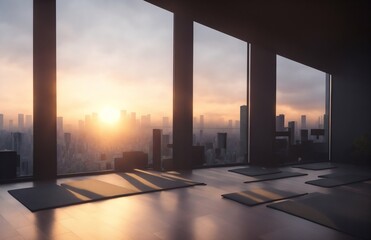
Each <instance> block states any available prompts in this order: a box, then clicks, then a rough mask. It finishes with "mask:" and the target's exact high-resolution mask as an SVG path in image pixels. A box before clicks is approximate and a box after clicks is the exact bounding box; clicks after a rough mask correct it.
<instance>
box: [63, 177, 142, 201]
mask: <svg viewBox="0 0 371 240" xmlns="http://www.w3.org/2000/svg"><path fill="white" fill-rule="evenodd" d="M61 186H62V187H64V188H66V189H68V190H70V191H73V192H76V193H78V194H81V195H83V196H85V197H87V198H88V200H90V201H96V200H102V199H106V198H113V197H119V196H125V195H130V194H133V193H135V192H136V191H134V190H131V189H127V188H123V187H119V186H116V185H113V184H110V183H106V182H102V181H99V180H96V179H85V180H80V181H73V182H67V183H62V184H61Z"/></svg>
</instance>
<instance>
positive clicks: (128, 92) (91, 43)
mask: <svg viewBox="0 0 371 240" xmlns="http://www.w3.org/2000/svg"><path fill="white" fill-rule="evenodd" d="M172 17H173V15H172V13H169V12H167V11H165V10H163V9H160V8H158V7H155V6H153V5H151V4H148V3H146V2H144V1H129V0H125V1H114V0H108V1H100V0H93V1H83V0H59V1H57V64H58V65H57V82H58V83H57V89H58V90H57V91H58V94H57V95H58V100H57V102H58V104H57V106H58V120H57V126H58V127H57V135H58V141H57V142H58V146H57V148H58V150H57V151H58V174H65V173H76V172H90V171H100V170H109V169H112V168H113V164H114V160H115V159H117V158H121V157H122V155H123V152H124V151H143V152H144V153H146V154H148V156H149V161H150V162H151V160H152V129H162V140H163V141H162V142H163V144H164V147H163V152H162V153H163V154H162V155H163V157H164V158H166V157H171V156H169V155H171V151H170V149H168V148H167V144H166V143H170V142H171V138H172V136H171V135H172V131H171V121H172V120H171V116H172V38H173V36H172V24H173V19H172Z"/></svg>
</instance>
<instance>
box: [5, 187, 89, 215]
mask: <svg viewBox="0 0 371 240" xmlns="http://www.w3.org/2000/svg"><path fill="white" fill-rule="evenodd" d="M8 192H9V193H10V195H12V196H13V197H14V198H15V199H17V200H18V201H19V202H20V203H22V204H23V205H24V206H25V207H26V208H28V209H29V210H30V211H32V212H35V211H40V210H46V209H51V208H55V207H62V206H68V205H73V204H77V203H82V202H84V201H86V200H87V199H86V198H85V197H83V196H79V195H78V194H74V193H72V192H70V191H68V190H67V189H65V188H63V187H61V186H58V185H56V184H46V185H42V186H37V187H31V188H22V189H15V190H9V191H8Z"/></svg>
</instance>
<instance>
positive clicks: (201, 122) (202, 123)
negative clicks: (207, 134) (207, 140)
mask: <svg viewBox="0 0 371 240" xmlns="http://www.w3.org/2000/svg"><path fill="white" fill-rule="evenodd" d="M200 129H201V130H203V129H204V115H200Z"/></svg>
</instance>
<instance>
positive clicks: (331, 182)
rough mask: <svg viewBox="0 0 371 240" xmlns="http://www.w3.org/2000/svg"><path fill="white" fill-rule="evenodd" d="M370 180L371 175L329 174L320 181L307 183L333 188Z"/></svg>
mask: <svg viewBox="0 0 371 240" xmlns="http://www.w3.org/2000/svg"><path fill="white" fill-rule="evenodd" d="M370 179H371V175H364V174H336V175H331V174H329V175H328V176H326V175H323V176H322V178H320V179H316V180H311V181H307V182H305V183H307V184H311V185H315V186H319V187H326V188H331V187H337V186H342V185H348V184H352V183H358V182H364V181H367V180H370Z"/></svg>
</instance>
